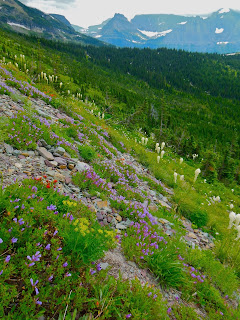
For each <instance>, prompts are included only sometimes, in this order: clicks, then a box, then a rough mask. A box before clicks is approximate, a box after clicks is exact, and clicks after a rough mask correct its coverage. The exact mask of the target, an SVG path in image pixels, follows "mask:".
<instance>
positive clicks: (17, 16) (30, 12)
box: [0, 0, 103, 45]
mask: <svg viewBox="0 0 240 320" xmlns="http://www.w3.org/2000/svg"><path fill="white" fill-rule="evenodd" d="M0 8H1V9H0V26H1V27H4V28H8V29H12V30H14V31H17V32H21V33H26V34H33V33H37V34H39V35H41V36H43V37H45V38H49V39H58V40H64V41H69V40H71V41H78V42H81V43H83V44H94V45H103V44H102V43H101V42H99V41H98V40H97V39H93V38H90V37H88V36H87V35H82V34H80V33H78V32H76V31H75V30H74V28H73V27H72V26H71V24H70V23H69V21H68V20H67V19H66V18H65V17H63V16H60V15H54V14H52V15H50V14H46V13H44V12H42V11H40V10H38V9H35V8H30V7H28V6H25V5H24V4H22V3H21V2H20V1H17V0H0Z"/></svg>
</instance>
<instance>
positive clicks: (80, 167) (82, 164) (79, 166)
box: [75, 161, 91, 172]
mask: <svg viewBox="0 0 240 320" xmlns="http://www.w3.org/2000/svg"><path fill="white" fill-rule="evenodd" d="M90 168H91V167H90V166H89V165H88V164H87V163H85V162H80V161H78V163H77V165H76V167H75V169H76V170H77V171H78V172H82V171H86V170H90Z"/></svg>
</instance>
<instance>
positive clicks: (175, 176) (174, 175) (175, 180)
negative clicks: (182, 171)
mask: <svg viewBox="0 0 240 320" xmlns="http://www.w3.org/2000/svg"><path fill="white" fill-rule="evenodd" d="M177 176H178V174H177V172H174V173H173V178H174V183H177Z"/></svg>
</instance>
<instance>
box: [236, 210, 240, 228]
mask: <svg viewBox="0 0 240 320" xmlns="http://www.w3.org/2000/svg"><path fill="white" fill-rule="evenodd" d="M239 223H240V214H239V213H238V214H236V218H235V227H237V226H238V225H239Z"/></svg>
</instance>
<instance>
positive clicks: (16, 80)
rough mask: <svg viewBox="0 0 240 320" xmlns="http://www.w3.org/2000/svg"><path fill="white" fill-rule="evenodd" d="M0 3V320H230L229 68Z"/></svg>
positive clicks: (232, 116) (233, 58)
mask: <svg viewBox="0 0 240 320" xmlns="http://www.w3.org/2000/svg"><path fill="white" fill-rule="evenodd" d="M0 2H1V5H2V6H3V9H2V12H1V10H0V17H1V24H0V27H1V28H0V177H1V188H0V319H6V320H12V319H13V320H30V319H37V320H50V319H52V320H74V319H80V320H93V319H99V320H104V319H110V320H122V319H134V320H168V319H170V320H188V319H189V320H203V319H207V320H238V319H240V307H239V302H240V254H239V253H240V251H239V244H240V242H239V241H240V122H239V119H240V81H239V79H240V55H239V54H238V53H237V52H236V53H235V54H232V53H231V54H217V53H201V52H190V51H185V50H177V49H167V48H156V49H150V48H136V47H135V48H130V47H116V46H114V45H112V44H109V43H105V42H101V41H99V40H98V39H96V38H91V37H90V36H89V34H88V35H86V34H80V33H78V32H77V31H75V30H74V29H73V27H72V26H71V24H67V22H68V21H67V20H66V21H67V22H66V21H65V20H64V19H65V18H64V17H62V16H61V18H59V16H58V15H51V16H50V15H47V14H46V15H45V14H42V15H41V11H39V10H36V9H33V8H28V7H26V6H25V5H23V4H22V3H20V2H19V1H14V0H7V1H6V3H5V1H0ZM9 8H10V9H9ZM6 10H9V11H6ZM32 10H33V11H32ZM16 12H17V13H18V14H16ZM9 17H11V19H13V20H11V21H10V20H9V19H10V18H9ZM29 17H31V18H32V19H30V18H29ZM14 19H19V20H14ZM58 19H60V20H58ZM179 19H180V18H179ZM179 21H180V20H179ZM63 25H65V26H63ZM30 26H31V28H30ZM44 26H47V27H48V30H50V31H49V32H46V31H43V28H44ZM47 27H46V28H47ZM24 28H25V29H24ZM20 29H21V30H20ZM39 30H40V32H39ZM80 31H81V28H80ZM116 34H117V33H115V35H116Z"/></svg>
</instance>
